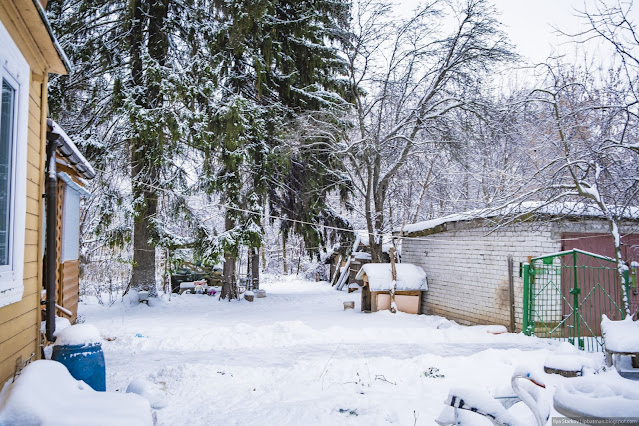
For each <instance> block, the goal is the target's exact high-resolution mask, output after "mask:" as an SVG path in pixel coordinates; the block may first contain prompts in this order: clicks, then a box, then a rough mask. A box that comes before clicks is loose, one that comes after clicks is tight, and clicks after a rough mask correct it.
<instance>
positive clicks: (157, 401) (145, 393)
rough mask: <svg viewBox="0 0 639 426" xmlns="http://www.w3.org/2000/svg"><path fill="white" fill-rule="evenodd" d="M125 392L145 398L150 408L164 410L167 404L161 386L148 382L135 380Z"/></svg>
mask: <svg viewBox="0 0 639 426" xmlns="http://www.w3.org/2000/svg"><path fill="white" fill-rule="evenodd" d="M126 392H127V393H135V394H138V395H140V396H142V397H143V398H146V399H147V400H148V401H149V403H151V407H152V408H156V409H159V408H164V407H166V405H167V404H168V400H167V399H166V394H165V392H164V390H163V389H162V386H161V385H159V384H157V383H153V382H151V381H149V380H145V379H136V380H134V381H132V382H131V383H129V386H128V387H127V388H126Z"/></svg>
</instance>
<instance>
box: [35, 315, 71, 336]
mask: <svg viewBox="0 0 639 426" xmlns="http://www.w3.org/2000/svg"><path fill="white" fill-rule="evenodd" d="M67 327H71V323H70V322H69V320H68V319H66V318H64V317H55V332H54V333H53V335H54V336H57V335H58V333H60V332H61V331H62V330H64V329H65V328H67ZM46 329H47V322H46V321H42V323H41V324H40V331H42V332H43V333H44V332H45V330H46Z"/></svg>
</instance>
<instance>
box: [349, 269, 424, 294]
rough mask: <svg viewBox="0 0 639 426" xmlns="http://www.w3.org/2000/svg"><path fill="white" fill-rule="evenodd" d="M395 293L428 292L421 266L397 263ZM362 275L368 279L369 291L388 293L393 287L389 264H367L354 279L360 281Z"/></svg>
mask: <svg viewBox="0 0 639 426" xmlns="http://www.w3.org/2000/svg"><path fill="white" fill-rule="evenodd" d="M395 270H396V272H397V281H396V282H395V283H396V287H395V290H396V291H408V290H428V283H427V281H426V272H424V270H423V269H422V267H421V266H417V265H413V264H412V263H398V264H396V265H395ZM364 274H366V276H367V277H368V285H369V287H370V290H371V291H388V290H390V289H391V288H392V287H393V273H392V269H391V264H390V263H367V264H366V265H364V266H362V268H361V269H360V270H359V272H358V273H357V277H356V279H358V280H361V279H362V278H363V277H364Z"/></svg>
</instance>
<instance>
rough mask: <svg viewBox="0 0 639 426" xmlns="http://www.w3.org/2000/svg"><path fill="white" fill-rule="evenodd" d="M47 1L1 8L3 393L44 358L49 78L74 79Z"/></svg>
mask: <svg viewBox="0 0 639 426" xmlns="http://www.w3.org/2000/svg"><path fill="white" fill-rule="evenodd" d="M45 7H46V1H38V0H2V1H0V83H1V84H2V89H1V90H2V92H1V103H0V385H1V384H2V383H4V382H6V381H7V380H8V379H10V378H11V377H12V376H13V374H14V372H15V370H16V366H17V365H18V366H19V365H21V364H23V363H24V362H26V361H27V360H29V359H37V358H39V357H40V352H41V351H40V347H39V346H40V342H41V333H40V323H41V320H40V315H41V314H40V299H41V290H42V285H43V284H42V283H43V258H42V254H43V252H44V250H43V244H44V238H43V237H44V230H43V223H44V200H43V197H42V195H43V194H44V192H45V173H44V170H45V158H46V146H47V130H48V126H47V119H46V117H47V82H48V74H50V73H54V74H67V73H68V72H69V71H70V67H69V65H68V61H67V60H66V57H65V55H64V52H63V51H62V50H61V49H60V47H59V46H58V44H57V42H56V39H55V37H54V36H53V33H52V31H51V28H50V26H49V23H48V21H47V19H46V16H45V13H44V8H45Z"/></svg>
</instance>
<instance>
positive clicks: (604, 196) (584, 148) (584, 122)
mask: <svg viewBox="0 0 639 426" xmlns="http://www.w3.org/2000/svg"><path fill="white" fill-rule="evenodd" d="M544 67H545V69H546V74H545V75H546V78H545V85H544V86H543V87H541V88H538V89H535V90H534V91H533V92H532V97H531V102H532V104H531V105H530V106H529V108H530V111H529V112H530V115H529V119H528V125H529V126H530V127H532V128H534V131H531V135H532V134H534V135H535V136H534V137H536V138H537V139H539V141H540V143H541V144H540V146H541V147H542V148H541V149H542V152H541V153H540V154H541V155H543V156H544V157H546V158H547V159H548V160H547V163H546V164H545V166H543V167H541V168H540V170H539V171H538V172H537V173H536V174H535V175H534V176H533V178H532V181H531V187H532V190H531V192H530V194H533V196H535V197H540V196H543V198H545V199H546V200H548V203H552V202H557V201H566V200H572V201H578V202H581V203H583V205H584V206H585V207H586V208H594V209H596V210H597V211H598V212H599V213H600V214H601V215H602V216H603V217H604V218H605V219H606V221H607V222H608V227H609V232H610V234H611V236H612V237H613V243H614V250H615V260H616V262H617V267H618V269H619V273H620V275H621V277H622V279H623V277H624V274H625V271H626V270H627V269H628V266H627V265H626V263H625V261H624V259H623V258H622V250H621V244H622V242H621V234H620V230H619V225H620V223H621V222H622V221H623V219H624V218H626V217H628V216H629V215H630V214H632V209H633V208H634V206H636V205H637V203H638V202H639V197H638V195H639V189H638V188H637V185H636V181H637V176H639V167H638V166H637V164H638V162H639V155H638V153H637V152H636V151H633V150H630V149H627V147H625V146H624V143H623V141H624V140H626V138H627V137H628V136H629V132H630V133H635V137H636V129H632V130H631V129H629V128H628V122H629V116H628V114H627V108H626V106H624V105H621V104H620V103H619V96H620V92H619V91H620V90H622V88H623V83H621V81H622V80H623V79H622V80H620V79H619V72H608V73H606V74H605V75H604V76H603V77H601V76H598V75H597V73H596V72H595V71H591V70H588V69H582V68H579V67H577V66H574V65H573V66H567V65H564V64H560V63H554V64H550V65H545V66H544ZM617 71H618V70H617ZM622 91H623V90H622ZM636 125H637V123H636V122H635V123H634V124H633V127H635V128H636ZM530 194H529V195H530ZM624 303H625V306H626V310H627V311H628V304H627V301H625V300H624Z"/></svg>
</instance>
